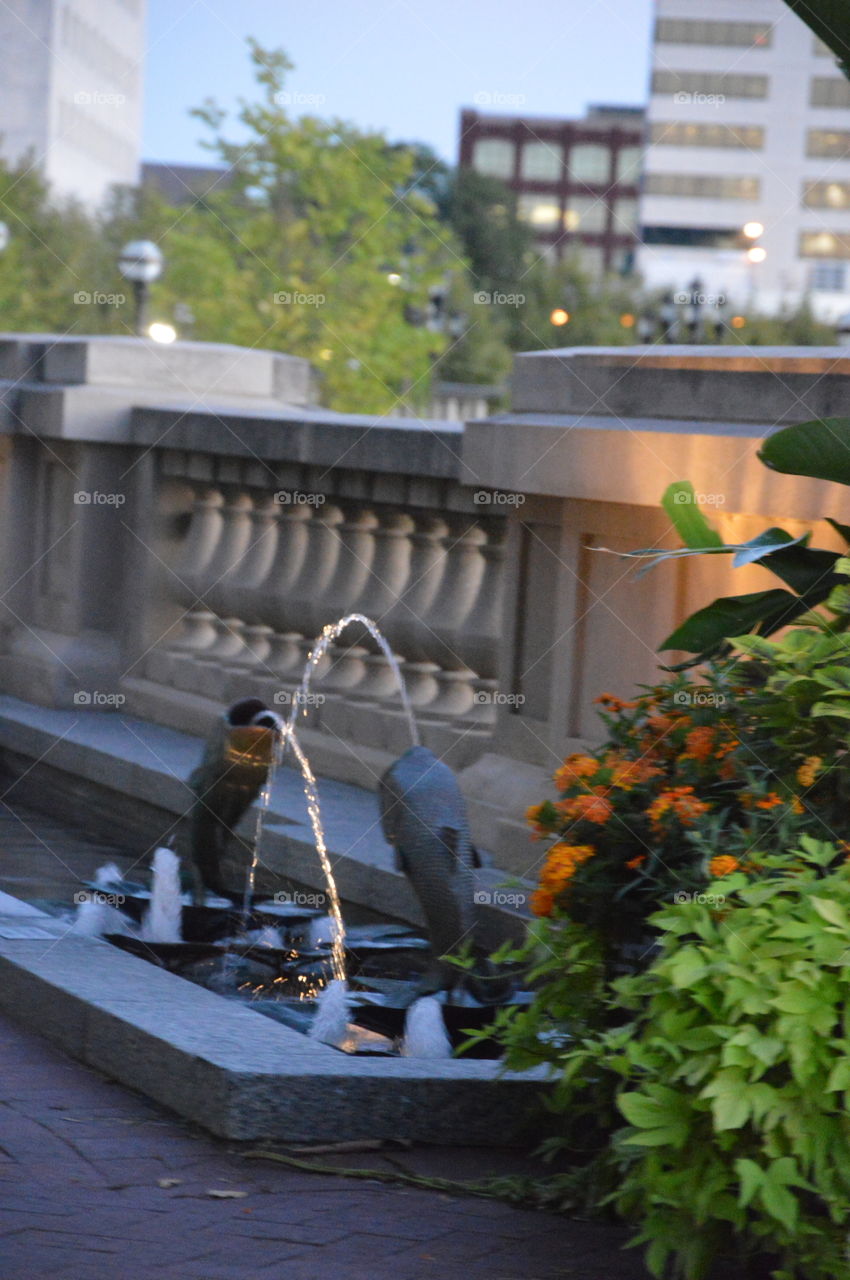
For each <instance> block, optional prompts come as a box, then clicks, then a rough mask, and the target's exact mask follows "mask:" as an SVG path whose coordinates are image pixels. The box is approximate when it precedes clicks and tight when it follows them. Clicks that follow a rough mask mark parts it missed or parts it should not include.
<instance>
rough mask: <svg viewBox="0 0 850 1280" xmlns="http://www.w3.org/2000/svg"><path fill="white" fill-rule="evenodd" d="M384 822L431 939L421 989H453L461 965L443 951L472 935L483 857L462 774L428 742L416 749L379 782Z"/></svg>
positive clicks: (456, 947) (452, 949) (455, 947)
mask: <svg viewBox="0 0 850 1280" xmlns="http://www.w3.org/2000/svg"><path fill="white" fill-rule="evenodd" d="M378 794H379V798H380V805H381V826H382V829H383V832H384V836H385V837H386V839H387V841H388V842H389V843H390V844H391V845H392V846H393V848H394V849H395V852H396V866H397V867H398V869H399V870H400V871H403V872H404V873H405V875H406V876H407V878H408V880H409V881H410V883H411V886H412V887H413V890H414V892H415V894H416V896H417V898H418V899H419V903H420V906H421V907H422V913H423V915H424V916H425V923H426V926H427V930H428V938H429V941H430V943H431V952H432V958H431V966H430V968H429V970H428V972H427V973H426V974H425V975H424V977H423V979H422V981H421V983H420V986H419V990H420V992H421V993H429V992H432V991H439V990H446V989H450V988H452V987H454V986H456V985H458V984H459V982H460V981H461V978H462V974H461V971H460V970H459V969H458V968H457V967H456V966H455V965H452V964H450V963H448V962H447V961H445V960H442V959H441V957H442V956H445V955H448V954H451V953H454V952H457V951H459V950H460V949H461V948H462V947H463V946H464V944H467V945H469V944H471V943H472V941H473V929H474V923H475V919H474V909H473V894H474V875H473V868H474V867H475V866H477V865H478V857H477V854H476V851H475V849H474V848H473V846H472V842H471V840H470V836H469V824H468V821H467V816H466V804H465V803H464V799H463V795H462V794H461V790H460V787H459V786H458V782H457V778H456V777H455V775H454V773H453V772H452V770H451V769H450V768H449V767H448V765H446V764H444V763H443V762H442V761H441V760H438V758H437V757H436V756H435V755H434V752H433V751H430V750H429V749H428V748H427V747H411V748H410V749H409V750H408V751H406V752H405V753H404V755H403V756H401V757H400V758H399V759H398V760H396V762H395V763H394V764H392V765H390V767H389V769H387V771H386V773H385V774H384V776H383V777H382V778H381V780H380V783H379V785H378Z"/></svg>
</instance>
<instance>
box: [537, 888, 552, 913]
mask: <svg viewBox="0 0 850 1280" xmlns="http://www.w3.org/2000/svg"><path fill="white" fill-rule="evenodd" d="M554 906H555V896H554V894H552V893H550V892H549V891H548V889H535V890H534V893H532V895H531V910H532V911H533V912H534V914H535V915H536V916H551V914H552V909H553V907H554Z"/></svg>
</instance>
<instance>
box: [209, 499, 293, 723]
mask: <svg viewBox="0 0 850 1280" xmlns="http://www.w3.org/2000/svg"><path fill="white" fill-rule="evenodd" d="M279 516H280V506H279V504H278V503H277V502H276V501H275V500H274V498H272V497H261V498H257V499H255V500H254V503H253V506H252V510H251V512H250V519H251V533H250V539H249V543H248V547H247V548H246V550H245V554H244V556H243V557H242V560H241V562H240V563H239V565H238V566H237V568H236V571H235V572H234V573H232V574H228V575H227V577H226V579H225V580H224V582H222V583H221V584H220V588H221V593H222V596H223V597H226V600H227V611H228V612H230V613H232V614H234V615H235V616H236V617H238V618H241V619H242V622H243V624H244V625H243V629H242V632H241V635H242V640H243V648H242V650H241V651H240V652H239V653H237V654H236V656H235V658H234V660H233V663H232V664H231V665H230V667H229V673H230V675H231V676H232V687H233V690H234V693H233V699H235V698H236V697H239V696H240V692H239V691H240V690H241V688H242V683H240V682H244V681H245V680H246V679H248V678H249V677H251V676H259V677H267V676H268V677H271V676H272V674H273V673H272V669H271V667H270V666H268V665H267V664H268V658H269V656H270V654H271V646H272V637H273V635H274V631H273V628H272V627H271V626H270V625H269V624H268V621H267V609H266V608H265V603H266V597H265V588H266V582H267V580H268V578H269V575H270V573H271V569H272V566H273V564H274V561H275V553H276V551H277V541H278V531H279V527H280V519H279ZM228 698H230V694H229V693H228Z"/></svg>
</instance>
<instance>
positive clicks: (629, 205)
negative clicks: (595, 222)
mask: <svg viewBox="0 0 850 1280" xmlns="http://www.w3.org/2000/svg"><path fill="white" fill-rule="evenodd" d="M611 208H612V211H611V229H612V231H613V232H614V234H615V235H620V236H628V235H633V234H634V233H635V231H636V230H637V220H638V202H637V200H628V199H627V200H617V201H616V202H615V203H614V204H613V205H612V207H611Z"/></svg>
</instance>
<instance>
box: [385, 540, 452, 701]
mask: <svg viewBox="0 0 850 1280" xmlns="http://www.w3.org/2000/svg"><path fill="white" fill-rule="evenodd" d="M448 532H449V526H448V525H447V524H446V522H445V520H443V519H442V518H441V517H440V516H434V515H424V516H419V517H418V518H417V521H416V528H415V530H414V532H413V533H412V534H411V535H410V548H411V550H410V566H409V573H408V577H407V582H406V583H405V584H404V586H403V588H400V589H399V591H398V594H397V598H396V600H395V602H394V603H393V604H392V605H391V607H390V609H389V610H388V612H387V613H386V614H385V615H384V619H383V624H382V625H384V626H385V627H386V630H387V635H388V636H390V638H391V643H392V645H393V648H394V649H395V650H396V651H397V652H398V653H400V654H402V655H403V657H404V662H403V665H402V673H403V675H404V680H405V684H406V685H407V692H408V694H409V696H410V701H411V703H412V704H413V706H415V707H425V706H427V705H428V703H429V702H432V701H433V700H434V698H435V697H436V696H437V693H438V691H439V690H438V685H437V681H436V679H435V676H436V674H437V672H438V671H439V670H440V668H439V665H438V664H437V663H436V662H434V661H432V660H431V658H430V649H429V647H428V641H429V639H430V633H429V630H428V617H429V613H430V610H431V607H432V605H433V603H434V600H435V598H436V596H437V594H438V592H439V590H440V585H441V583H442V581H443V575H444V573H445V570H446V565H447V564H448V556H447V554H446V548H445V541H446V537H447V536H448Z"/></svg>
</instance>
